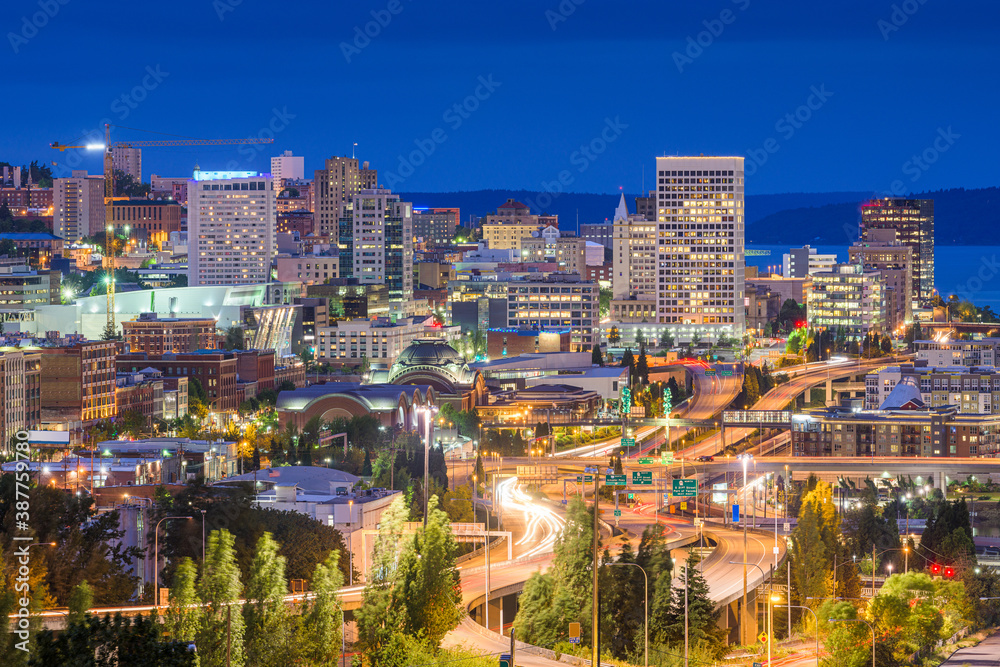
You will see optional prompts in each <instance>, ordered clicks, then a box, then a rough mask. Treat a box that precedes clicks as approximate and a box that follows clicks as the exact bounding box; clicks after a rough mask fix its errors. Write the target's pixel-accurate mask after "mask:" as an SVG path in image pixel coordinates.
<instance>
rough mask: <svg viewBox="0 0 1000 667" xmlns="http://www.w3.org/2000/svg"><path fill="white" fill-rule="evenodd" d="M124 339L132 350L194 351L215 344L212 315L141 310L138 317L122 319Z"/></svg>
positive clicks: (208, 347)
mask: <svg viewBox="0 0 1000 667" xmlns="http://www.w3.org/2000/svg"><path fill="white" fill-rule="evenodd" d="M121 324H122V329H123V330H124V332H125V343H126V344H127V345H128V348H129V351H131V352H149V353H150V354H164V353H167V352H177V353H181V352H197V351H199V350H214V349H216V348H218V346H219V345H218V341H219V339H218V336H216V334H215V329H216V326H217V324H218V323H217V322H216V321H215V319H214V318H211V317H208V318H177V317H164V318H160V317H158V316H157V315H156V313H142V314H141V315H139V319H137V320H132V321H123V322H122V323H121Z"/></svg>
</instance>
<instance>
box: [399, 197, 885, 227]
mask: <svg viewBox="0 0 1000 667" xmlns="http://www.w3.org/2000/svg"><path fill="white" fill-rule="evenodd" d="M402 196H403V197H404V198H405V199H406V200H407V201H411V202H413V205H414V206H427V207H443V208H444V207H453V206H457V207H459V208H460V209H461V210H462V220H463V222H467V221H468V219H469V216H470V215H475V216H483V215H487V214H489V213H493V212H494V211H496V209H497V206H499V205H500V204H502V203H504V202H505V201H507V199H508V198H511V199H516V200H518V201H520V202H522V203H524V204H527V205H529V206H530V207H531V209H532V212H533V213H541V212H545V213H555V214H557V215H559V218H560V226H563V227H564V228H566V229H575V228H576V219H577V212H579V217H580V222H584V223H591V222H603V221H604V220H606V219H608V218H610V217H611V215H612V214H613V213H614V210H615V208H616V207H617V206H618V198H619V197H620V196H621V195H619V194H606V195H602V194H588V193H577V192H567V193H563V194H559V195H555V196H553V195H549V194H546V193H539V192H529V191H527V190H470V191H467V192H406V193H402ZM636 196H637V195H635V194H626V195H625V201H626V202H627V203H628V207H629V210H630V211H632V210H634V208H635V198H636ZM867 196H869V193H864V192H813V193H810V192H793V193H786V194H778V195H750V196H748V197H747V202H746V204H747V222H748V223H749V224H753V223H755V222H756V221H758V220H761V219H764V218H767V217H768V216H770V215H773V214H775V213H778V212H780V211H784V210H787V209H796V208H802V207H810V206H811V207H819V206H824V205H827V204H838V203H843V202H859V201H861V200H863V199H864V198H865V197H867ZM539 202H549V203H548V205H547V206H546V207H544V209H543V208H542V207H540V206H539Z"/></svg>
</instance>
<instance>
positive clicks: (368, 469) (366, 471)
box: [361, 449, 372, 477]
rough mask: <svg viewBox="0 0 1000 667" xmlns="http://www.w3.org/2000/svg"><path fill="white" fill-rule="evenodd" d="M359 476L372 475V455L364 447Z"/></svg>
mask: <svg viewBox="0 0 1000 667" xmlns="http://www.w3.org/2000/svg"><path fill="white" fill-rule="evenodd" d="M361 476H362V477H371V476H372V455H371V452H370V451H368V449H365V462H364V465H363V466H362V467H361Z"/></svg>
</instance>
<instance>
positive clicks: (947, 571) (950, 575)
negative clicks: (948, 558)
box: [944, 567, 955, 579]
mask: <svg viewBox="0 0 1000 667" xmlns="http://www.w3.org/2000/svg"><path fill="white" fill-rule="evenodd" d="M944 576H945V579H954V578H955V568H953V567H946V568H944Z"/></svg>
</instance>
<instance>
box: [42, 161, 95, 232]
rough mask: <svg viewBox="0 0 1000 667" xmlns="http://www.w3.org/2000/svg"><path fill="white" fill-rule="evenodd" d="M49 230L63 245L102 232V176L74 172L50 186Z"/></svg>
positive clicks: (80, 170)
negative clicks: (50, 212)
mask: <svg viewBox="0 0 1000 667" xmlns="http://www.w3.org/2000/svg"><path fill="white" fill-rule="evenodd" d="M52 190H53V195H52V208H53V211H52V215H53V218H52V231H53V233H54V234H55V235H56V236H58V237H59V238H61V239H63V240H64V241H65V242H66V243H79V242H80V241H81V239H83V237H85V236H92V235H94V234H98V233H101V232H103V231H104V226H105V221H104V177H103V176H88V175H87V172H86V170H82V169H74V170H73V172H72V176H70V177H69V178H57V179H55V180H54V181H53V185H52Z"/></svg>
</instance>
